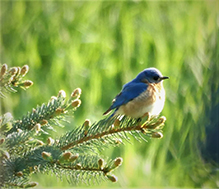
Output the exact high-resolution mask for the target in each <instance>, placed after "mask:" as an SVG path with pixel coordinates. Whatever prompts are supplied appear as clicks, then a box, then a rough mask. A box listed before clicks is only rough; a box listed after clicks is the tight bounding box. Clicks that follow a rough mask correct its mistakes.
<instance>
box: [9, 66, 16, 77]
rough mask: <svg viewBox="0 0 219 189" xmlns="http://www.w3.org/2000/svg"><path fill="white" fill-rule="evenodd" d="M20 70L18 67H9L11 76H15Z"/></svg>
mask: <svg viewBox="0 0 219 189" xmlns="http://www.w3.org/2000/svg"><path fill="white" fill-rule="evenodd" d="M17 71H18V68H17V67H12V68H10V69H9V71H8V73H9V74H11V76H14V75H15V74H16V73H17Z"/></svg>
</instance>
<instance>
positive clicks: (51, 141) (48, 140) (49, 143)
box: [47, 137, 55, 146]
mask: <svg viewBox="0 0 219 189" xmlns="http://www.w3.org/2000/svg"><path fill="white" fill-rule="evenodd" d="M54 143H55V140H54V139H52V138H51V137H48V139H47V144H48V145H49V146H51V145H53V144H54Z"/></svg>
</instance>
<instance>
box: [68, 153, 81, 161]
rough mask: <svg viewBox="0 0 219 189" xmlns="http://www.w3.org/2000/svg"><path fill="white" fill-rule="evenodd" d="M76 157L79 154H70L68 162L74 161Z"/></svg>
mask: <svg viewBox="0 0 219 189" xmlns="http://www.w3.org/2000/svg"><path fill="white" fill-rule="evenodd" d="M78 157H79V154H75V155H73V156H71V157H70V158H69V161H70V162H73V161H75V160H76V159H78Z"/></svg>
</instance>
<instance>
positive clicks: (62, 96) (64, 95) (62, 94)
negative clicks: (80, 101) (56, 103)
mask: <svg viewBox="0 0 219 189" xmlns="http://www.w3.org/2000/svg"><path fill="white" fill-rule="evenodd" d="M57 97H58V98H66V93H65V91H63V90H60V91H59V94H58V96H57Z"/></svg>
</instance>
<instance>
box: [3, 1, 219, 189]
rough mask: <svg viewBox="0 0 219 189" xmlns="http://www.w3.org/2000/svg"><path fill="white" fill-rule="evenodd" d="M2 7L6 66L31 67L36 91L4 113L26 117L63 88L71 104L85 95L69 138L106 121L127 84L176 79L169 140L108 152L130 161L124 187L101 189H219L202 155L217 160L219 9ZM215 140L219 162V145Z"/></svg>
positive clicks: (43, 179) (95, 4)
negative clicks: (146, 76) (144, 78)
mask: <svg viewBox="0 0 219 189" xmlns="http://www.w3.org/2000/svg"><path fill="white" fill-rule="evenodd" d="M0 4H1V13H0V14H1V18H0V19H1V48H0V52H1V64H3V63H7V64H8V65H10V66H22V65H24V64H28V65H29V67H30V71H29V74H28V76H27V77H28V79H31V80H32V81H34V85H33V86H32V87H31V88H30V89H29V90H28V91H19V93H16V94H10V95H8V97H7V98H6V99H1V114H3V113H5V112H7V111H10V112H12V113H13V115H14V117H15V118H20V117H21V116H22V115H23V114H25V113H26V112H27V111H30V110H31V109H32V108H34V107H36V105H37V104H42V103H43V102H47V101H48V99H49V98H50V97H51V96H52V95H57V94H58V91H59V90H60V89H64V90H65V91H66V92H68V93H69V95H70V93H71V92H72V91H73V89H75V88H76V87H80V88H81V89H82V92H83V93H82V96H81V99H82V106H81V107H80V108H79V110H77V112H76V114H75V117H74V119H72V122H71V124H69V125H67V126H66V127H65V128H64V129H62V130H59V129H57V130H58V131H59V132H64V131H66V130H70V129H71V128H72V127H74V126H75V125H79V124H82V123H83V122H84V120H85V119H86V118H89V119H91V120H92V121H97V120H99V119H101V118H102V113H103V112H104V111H105V110H106V109H107V108H108V107H109V106H110V104H111V100H112V99H113V98H114V97H115V95H116V94H117V93H118V92H119V91H120V90H121V87H122V85H123V84H125V83H126V82H128V81H130V80H131V79H133V78H134V77H135V76H136V75H137V74H138V73H139V72H140V71H142V70H143V69H145V68H147V67H156V68H158V69H159V70H160V71H161V72H162V73H163V75H166V76H169V77H170V79H169V80H168V81H165V82H164V86H165V89H166V104H165V107H164V110H163V112H162V115H165V116H166V117H167V121H166V126H165V128H164V138H163V139H161V140H157V139H156V140H155V139H149V142H148V143H147V144H145V143H138V142H135V141H133V145H125V146H122V147H121V148H117V149H109V150H107V151H106V152H103V154H105V156H110V157H116V156H117V155H121V156H122V157H123V158H124V163H123V166H122V167H121V168H120V169H118V170H117V175H118V177H119V182H118V183H117V184H112V183H103V184H101V187H104V186H105V187H120V186H122V187H142V188H145V187H187V188H192V187H199V188H201V187H219V185H218V183H219V180H218V176H219V173H218V169H216V168H218V165H217V164H216V165H215V164H214V163H212V161H213V160H212V159H209V158H207V159H205V160H204V159H203V157H204V156H203V153H204V155H206V157H211V156H212V155H211V154H210V155H209V156H208V154H207V153H208V152H207V151H205V150H206V148H205V147H206V144H208V142H206V140H207V139H209V136H208V134H209V132H207V131H208V129H210V130H211V132H212V131H213V133H215V131H216V129H217V128H218V125H219V121H218V119H219V118H218V115H219V111H218V109H219V108H218V107H219V105H218V104H219V88H218V87H219V79H218V73H219V62H218V61H219V59H218V58H219V55H218V54H219V53H218V51H219V50H218V49H219V48H218V42H219V35H218V34H219V30H218V25H219V24H218V19H219V17H218V12H219V6H218V4H219V3H218V1H216V0H215V1H214V0H212V1H207V0H206V1H163V2H159V1H156V2H152V1H121V2H120V1H112V2H110V1H92V2H91V1H1V2H0ZM206 128H207V129H206ZM217 131H218V130H217ZM56 134H57V133H56ZM56 134H54V135H56ZM216 137H218V135H217V136H216ZM210 139H211V140H213V145H215V146H213V148H214V149H216V152H217V155H216V156H215V157H216V158H217V160H218V153H219V152H218V143H219V142H218V139H217V140H216V139H215V138H211V137H210ZM203 149H204V150H203ZM201 152H203V153H201ZM214 161H215V159H214ZM217 163H218V162H217ZM36 177H38V178H37V179H38V181H39V183H40V187H48V186H50V187H55V186H57V187H68V186H69V185H68V183H66V181H63V182H61V181H56V177H54V176H53V177H51V176H40V175H37V176H36Z"/></svg>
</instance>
